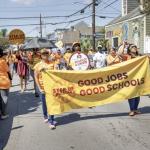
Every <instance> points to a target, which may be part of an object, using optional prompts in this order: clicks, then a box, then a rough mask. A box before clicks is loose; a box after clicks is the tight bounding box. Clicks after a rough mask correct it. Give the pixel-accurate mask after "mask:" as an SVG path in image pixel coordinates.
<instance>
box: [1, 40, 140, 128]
mask: <svg viewBox="0 0 150 150" xmlns="http://www.w3.org/2000/svg"><path fill="white" fill-rule="evenodd" d="M77 52H78V53H80V52H81V48H80V43H74V44H73V46H72V48H67V49H66V52H65V53H64V54H63V53H62V52H61V51H60V50H58V51H57V52H55V53H54V52H53V51H51V50H49V49H42V50H39V49H33V50H30V51H24V50H19V51H17V52H9V53H5V51H3V49H0V118H1V119H6V118H8V117H9V115H8V114H7V103H8V95H9V89H10V87H11V83H12V79H13V76H14V74H15V73H16V74H17V75H18V76H19V78H20V92H21V93H22V92H24V91H25V90H27V82H28V80H29V79H30V76H31V77H32V78H33V81H34V90H35V97H40V100H41V102H42V110H43V116H44V122H48V123H49V126H50V128H51V129H55V127H56V122H55V120H54V115H49V114H48V113H47V106H46V100H45V93H44V87H43V80H42V74H41V71H42V70H44V69H50V70H64V69H65V70H72V67H71V65H70V63H69V61H70V57H71V56H72V54H73V53H77ZM87 56H88V58H89V60H90V67H89V69H100V68H102V67H106V66H110V65H113V64H117V63H121V62H123V61H127V60H130V59H133V58H136V57H138V56H140V54H139V52H138V48H137V46H136V45H134V44H129V43H127V42H123V44H122V45H121V46H120V47H119V48H117V49H116V48H114V47H112V48H110V49H109V51H107V52H106V51H103V48H102V46H101V45H99V46H98V47H97V52H95V51H93V50H89V51H88V53H87ZM128 102H129V107H130V113H129V115H130V116H134V115H137V114H140V111H139V110H138V105H139V102H140V97H135V98H132V99H130V100H129V101H128Z"/></svg>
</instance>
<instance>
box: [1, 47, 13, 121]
mask: <svg viewBox="0 0 150 150" xmlns="http://www.w3.org/2000/svg"><path fill="white" fill-rule="evenodd" d="M3 56H4V53H3V49H2V48H0V118H1V119H6V118H8V117H9V115H8V114H7V112H6V109H7V103H8V95H9V88H10V86H11V80H12V78H11V74H10V72H9V67H8V65H7V62H6V61H5V59H4V58H3Z"/></svg>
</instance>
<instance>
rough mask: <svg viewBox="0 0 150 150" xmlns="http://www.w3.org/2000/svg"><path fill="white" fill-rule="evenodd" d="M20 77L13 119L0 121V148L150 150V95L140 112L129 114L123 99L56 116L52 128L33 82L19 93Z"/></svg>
mask: <svg viewBox="0 0 150 150" xmlns="http://www.w3.org/2000/svg"><path fill="white" fill-rule="evenodd" d="M18 80H19V79H18V78H17V77H15V80H14V83H13V87H12V88H11V92H10V97H9V105H8V111H9V114H10V118H9V119H7V120H5V121H0V150H150V98H148V97H147V96H144V97H142V98H141V103H140V109H141V111H142V114H141V115H138V116H134V117H129V116H128V111H129V107H128V103H127V101H124V102H121V103H117V104H111V105H105V106H101V107H95V108H93V109H80V110H73V111H72V112H69V113H65V114H63V115H61V116H56V121H57V122H58V126H57V129H56V130H51V129H50V128H49V127H48V124H45V123H44V122H43V118H42V115H41V103H40V100H39V99H38V98H35V97H34V94H33V90H32V88H33V83H32V82H29V83H28V91H26V92H24V93H20V92H19V90H20V87H19V85H18ZM2 147H3V148H2Z"/></svg>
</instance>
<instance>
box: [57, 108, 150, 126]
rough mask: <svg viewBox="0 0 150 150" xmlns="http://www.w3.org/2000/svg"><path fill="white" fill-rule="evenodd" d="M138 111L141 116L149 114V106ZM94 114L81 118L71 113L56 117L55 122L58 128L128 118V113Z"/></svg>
mask: <svg viewBox="0 0 150 150" xmlns="http://www.w3.org/2000/svg"><path fill="white" fill-rule="evenodd" d="M139 110H140V111H141V112H142V114H149V113H150V106H149V107H142V108H140V109H139ZM97 113H98V112H97ZM97 113H96V114H97ZM99 113H101V112H99ZM96 114H95V115H90V116H84V117H81V116H80V114H78V113H72V114H69V115H65V116H60V117H57V118H56V121H57V122H58V126H60V125H65V124H69V123H73V122H77V121H83V120H90V119H102V118H112V117H123V116H128V112H127V113H113V114H98V115H96Z"/></svg>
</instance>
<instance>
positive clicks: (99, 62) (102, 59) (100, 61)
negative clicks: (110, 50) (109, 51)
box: [93, 45, 106, 69]
mask: <svg viewBox="0 0 150 150" xmlns="http://www.w3.org/2000/svg"><path fill="white" fill-rule="evenodd" d="M93 60H94V66H95V68H96V69H99V68H102V67H105V66H106V54H103V53H102V46H101V45H99V46H98V52H97V53H96V54H95V55H94V58H93Z"/></svg>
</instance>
